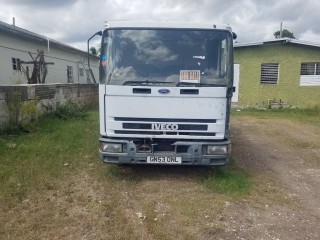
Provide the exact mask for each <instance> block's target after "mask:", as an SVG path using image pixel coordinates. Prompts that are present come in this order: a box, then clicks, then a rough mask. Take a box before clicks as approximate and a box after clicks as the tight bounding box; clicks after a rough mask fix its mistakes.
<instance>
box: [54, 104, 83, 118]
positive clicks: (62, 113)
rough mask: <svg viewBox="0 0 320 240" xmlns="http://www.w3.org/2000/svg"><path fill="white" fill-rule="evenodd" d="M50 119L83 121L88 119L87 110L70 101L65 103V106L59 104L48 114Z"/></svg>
mask: <svg viewBox="0 0 320 240" xmlns="http://www.w3.org/2000/svg"><path fill="white" fill-rule="evenodd" d="M48 115H49V116H50V117H55V118H59V119H64V120H66V119H85V118H87V117H88V109H86V108H85V107H83V106H80V105H78V104H76V103H74V102H72V101H70V100H69V101H67V102H66V103H65V104H60V105H58V106H57V107H56V109H55V110H53V111H52V112H50V113H49V114H48Z"/></svg>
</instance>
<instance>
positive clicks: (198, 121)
mask: <svg viewBox="0 0 320 240" xmlns="http://www.w3.org/2000/svg"><path fill="white" fill-rule="evenodd" d="M114 120H115V121H122V122H182V123H216V122H217V120H216V119H183V118H129V117H115V118H114Z"/></svg>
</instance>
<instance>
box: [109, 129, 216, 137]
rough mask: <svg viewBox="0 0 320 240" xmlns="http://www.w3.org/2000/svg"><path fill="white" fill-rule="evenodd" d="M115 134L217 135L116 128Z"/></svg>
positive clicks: (211, 133)
mask: <svg viewBox="0 0 320 240" xmlns="http://www.w3.org/2000/svg"><path fill="white" fill-rule="evenodd" d="M114 133H115V134H143V135H176V136H179V135H184V136H215V135H216V133H213V132H164V131H128V130H115V131H114Z"/></svg>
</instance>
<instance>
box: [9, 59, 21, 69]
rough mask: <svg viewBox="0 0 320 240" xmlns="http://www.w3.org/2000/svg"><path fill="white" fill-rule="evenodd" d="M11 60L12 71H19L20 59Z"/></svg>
mask: <svg viewBox="0 0 320 240" xmlns="http://www.w3.org/2000/svg"><path fill="white" fill-rule="evenodd" d="M11 59H12V69H13V70H18V71H19V70H20V65H19V62H20V59H19V58H11Z"/></svg>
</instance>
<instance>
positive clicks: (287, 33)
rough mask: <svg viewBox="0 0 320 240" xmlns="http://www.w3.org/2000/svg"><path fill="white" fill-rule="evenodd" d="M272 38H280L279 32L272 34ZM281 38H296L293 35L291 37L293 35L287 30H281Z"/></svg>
mask: <svg viewBox="0 0 320 240" xmlns="http://www.w3.org/2000/svg"><path fill="white" fill-rule="evenodd" d="M273 36H274V37H275V38H280V31H276V32H275V33H274V34H273ZM281 37H282V38H284V37H287V38H294V39H295V38H296V37H295V36H294V35H293V33H292V32H290V31H289V30H287V29H283V30H282V36H281Z"/></svg>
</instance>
